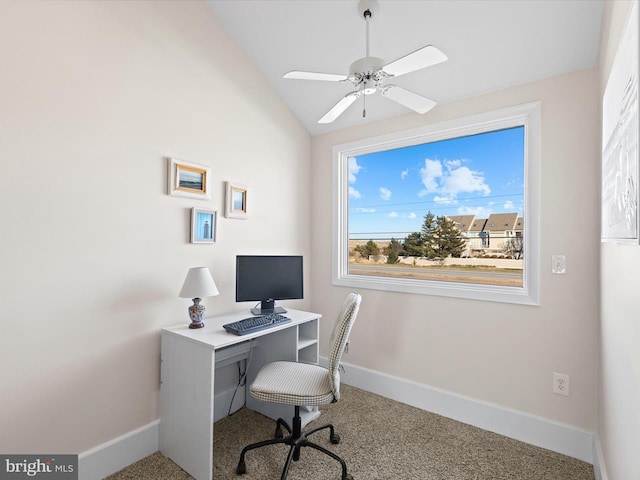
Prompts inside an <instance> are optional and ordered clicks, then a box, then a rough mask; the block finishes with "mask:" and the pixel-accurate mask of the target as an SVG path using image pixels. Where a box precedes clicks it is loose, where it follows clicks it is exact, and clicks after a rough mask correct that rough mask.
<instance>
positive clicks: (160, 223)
mask: <svg viewBox="0 0 640 480" xmlns="http://www.w3.org/2000/svg"><path fill="white" fill-rule="evenodd" d="M0 71H1V73H0V85H1V88H0V220H1V227H0V228H1V230H0V247H1V248H0V266H1V267H0V268H1V269H2V274H1V275H0V315H1V321H2V333H1V335H0V338H1V340H0V342H1V347H0V406H1V408H0V452H3V453H29V452H32V453H43V452H44V453H46V452H60V453H65V452H68V453H78V452H82V451H86V450H87V449H89V448H91V447H94V446H96V445H98V444H101V443H102V442H105V441H108V440H111V439H114V438H115V437H117V436H119V435H122V434H125V433H127V432H130V431H132V430H134V429H135V428H137V427H140V426H142V425H145V424H147V423H149V422H151V421H153V420H155V419H157V418H158V392H159V356H160V348H159V347H160V334H159V330H160V328H161V327H163V326H166V325H173V324H176V323H180V322H183V321H186V309H187V306H188V305H189V303H190V300H187V299H180V298H178V296H177V295H178V292H179V289H180V287H181V285H182V281H183V280H184V276H185V274H186V272H187V269H188V268H189V267H191V266H197V265H205V266H208V267H209V268H210V269H211V271H212V273H213V276H214V278H215V280H216V282H217V284H218V287H219V289H220V292H221V295H220V296H218V297H214V298H210V299H207V300H206V301H205V302H204V303H205V304H206V306H207V307H208V312H209V313H211V314H215V313H221V312H224V311H229V310H232V309H242V308H246V307H248V305H246V304H244V305H236V303H235V297H234V295H235V292H234V275H235V264H234V261H235V259H234V256H235V254H237V253H276V254H277V253H299V254H305V255H306V258H308V254H309V249H310V237H309V232H310V225H309V220H308V218H309V211H310V203H309V195H308V189H309V156H310V153H309V152H310V137H309V135H308V134H307V133H306V132H305V131H304V130H303V128H302V127H301V126H300V125H299V124H298V123H297V121H296V120H295V119H294V117H293V116H292V114H291V113H290V112H289V111H288V109H287V108H286V107H285V106H284V104H283V103H282V102H281V101H280V100H279V99H278V97H277V96H276V95H275V93H274V92H273V91H272V90H271V88H270V87H269V86H268V85H267V84H266V82H265V81H264V80H263V79H262V77H261V76H260V74H258V72H257V71H256V69H255V68H254V67H253V66H252V65H251V64H250V63H249V61H248V60H247V59H246V58H245V56H244V55H243V54H242V52H241V51H240V50H239V48H238V47H237V45H236V44H235V43H234V42H232V41H231V40H230V39H229V37H228V36H227V35H226V33H225V32H224V31H223V30H222V29H221V27H220V25H219V24H218V22H217V20H216V19H215V17H213V15H212V14H211V13H210V12H209V10H208V9H207V8H206V6H205V5H204V4H203V3H201V2H183V1H180V2H155V1H154V2H148V1H142V2H58V1H44V2H37V3H34V2H24V1H2V2H0ZM166 156H175V157H178V158H182V159H185V160H190V161H193V162H198V163H204V164H208V165H210V166H211V167H212V182H211V187H212V189H213V197H212V199H211V200H210V201H200V200H189V199H181V198H176V197H170V196H168V195H166V160H165V159H164V158H165V157H166ZM225 180H234V181H236V182H241V183H244V184H246V185H248V186H249V188H250V191H249V200H250V202H251V203H250V218H249V219H248V220H232V219H225V218H223V216H222V212H223V189H222V187H223V181H225ZM273 182H278V185H282V186H283V187H284V188H273V186H274V183H273ZM194 206H197V207H206V208H212V209H216V210H218V213H219V214H220V218H219V221H218V242H217V243H216V244H215V245H191V244H189V234H188V229H189V221H190V209H191V207H194ZM292 227H293V228H292ZM306 294H307V300H305V301H303V302H290V303H288V304H289V305H292V306H297V307H299V308H302V307H306V308H308V307H307V305H308V303H309V298H310V296H311V290H310V288H309V287H308V288H307V291H306Z"/></svg>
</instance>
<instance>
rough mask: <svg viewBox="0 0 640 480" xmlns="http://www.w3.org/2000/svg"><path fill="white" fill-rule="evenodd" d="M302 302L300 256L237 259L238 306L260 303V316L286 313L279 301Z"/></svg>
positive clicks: (244, 257)
mask: <svg viewBox="0 0 640 480" xmlns="http://www.w3.org/2000/svg"><path fill="white" fill-rule="evenodd" d="M300 298H303V287H302V256H301V255H238V256H237V257H236V302H260V305H259V306H256V307H255V308H254V309H252V310H251V312H252V313H254V314H256V315H259V314H265V313H285V312H286V310H284V309H283V308H282V307H276V306H275V301H276V300H292V299H300Z"/></svg>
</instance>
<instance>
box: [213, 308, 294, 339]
mask: <svg viewBox="0 0 640 480" xmlns="http://www.w3.org/2000/svg"><path fill="white" fill-rule="evenodd" d="M290 321H291V319H290V318H289V317H285V316H284V315H280V314H279V313H271V314H268V315H260V316H257V317H249V318H245V319H243V320H238V321H237V322H233V323H227V324H226V325H223V327H224V329H225V330H226V331H227V332H229V333H233V334H234V335H247V334H249V333H253V332H258V331H260V330H264V329H266V328H272V327H275V326H277V325H281V324H283V323H289V322H290Z"/></svg>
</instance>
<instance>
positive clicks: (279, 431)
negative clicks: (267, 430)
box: [274, 427, 284, 438]
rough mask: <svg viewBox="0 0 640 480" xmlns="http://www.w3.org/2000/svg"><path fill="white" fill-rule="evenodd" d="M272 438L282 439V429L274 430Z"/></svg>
mask: <svg viewBox="0 0 640 480" xmlns="http://www.w3.org/2000/svg"><path fill="white" fill-rule="evenodd" d="M274 438H284V435H283V434H282V429H281V428H280V427H278V428H276V433H275V435H274Z"/></svg>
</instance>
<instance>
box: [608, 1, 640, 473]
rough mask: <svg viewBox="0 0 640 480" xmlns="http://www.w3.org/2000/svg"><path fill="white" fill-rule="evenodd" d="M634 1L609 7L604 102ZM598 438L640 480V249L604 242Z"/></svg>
mask: <svg viewBox="0 0 640 480" xmlns="http://www.w3.org/2000/svg"><path fill="white" fill-rule="evenodd" d="M630 6H631V2H627V1H617V2H605V9H604V18H603V35H602V41H601V44H600V95H599V98H600V99H601V98H602V95H603V94H604V89H605V86H606V81H607V79H608V77H609V72H610V71H611V65H612V63H613V59H614V57H615V52H616V48H617V45H618V42H619V41H620V38H621V36H622V32H623V29H624V25H625V22H626V20H627V17H628V14H629V9H630ZM601 265H602V266H601V270H602V271H601V284H602V287H601V288H602V307H601V308H602V310H601V316H602V319H601V326H600V398H599V408H598V436H599V439H600V445H601V447H602V452H603V456H604V465H605V467H606V474H607V476H608V479H609V480H626V479H628V478H640V457H639V456H638V445H639V444H640V414H639V408H640V301H639V297H638V272H639V271H640V247H638V245H619V244H613V243H603V244H602V247H601Z"/></svg>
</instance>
